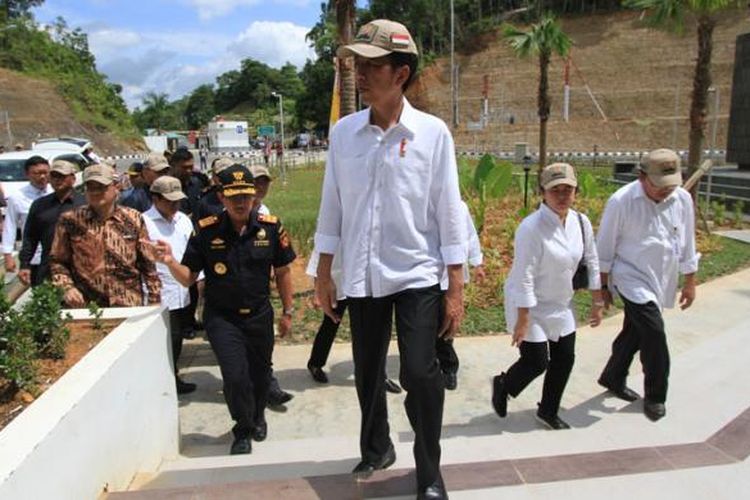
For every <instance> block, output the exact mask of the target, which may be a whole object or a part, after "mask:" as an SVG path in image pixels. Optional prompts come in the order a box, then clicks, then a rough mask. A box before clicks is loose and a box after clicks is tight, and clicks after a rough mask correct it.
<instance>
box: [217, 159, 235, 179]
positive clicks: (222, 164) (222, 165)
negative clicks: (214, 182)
mask: <svg viewBox="0 0 750 500" xmlns="http://www.w3.org/2000/svg"><path fill="white" fill-rule="evenodd" d="M232 165H234V162H233V161H232V160H230V159H229V158H217V159H215V160H214V162H213V163H212V164H211V172H212V173H213V174H214V175H219V173H221V171H223V170H226V169H227V168H229V167H231V166H232Z"/></svg>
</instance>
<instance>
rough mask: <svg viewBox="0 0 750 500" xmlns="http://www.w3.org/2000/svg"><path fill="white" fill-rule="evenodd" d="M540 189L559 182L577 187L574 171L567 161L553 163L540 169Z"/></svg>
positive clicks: (551, 186) (550, 186)
mask: <svg viewBox="0 0 750 500" xmlns="http://www.w3.org/2000/svg"><path fill="white" fill-rule="evenodd" d="M540 183H541V185H542V189H550V188H553V187H555V186H557V185H559V184H566V185H568V186H573V187H578V181H577V180H576V171H575V169H574V168H573V167H572V166H571V165H570V164H568V163H553V164H552V165H548V166H547V167H545V168H544V170H542V178H541V179H540Z"/></svg>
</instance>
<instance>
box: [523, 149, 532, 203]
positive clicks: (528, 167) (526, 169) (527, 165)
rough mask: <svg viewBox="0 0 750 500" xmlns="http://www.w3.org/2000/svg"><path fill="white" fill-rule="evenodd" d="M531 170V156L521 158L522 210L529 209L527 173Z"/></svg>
mask: <svg viewBox="0 0 750 500" xmlns="http://www.w3.org/2000/svg"><path fill="white" fill-rule="evenodd" d="M530 170H531V156H530V155H525V156H524V157H523V208H524V209H526V210H528V208H529V171H530Z"/></svg>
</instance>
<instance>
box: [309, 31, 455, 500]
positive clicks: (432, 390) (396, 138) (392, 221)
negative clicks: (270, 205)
mask: <svg viewBox="0 0 750 500" xmlns="http://www.w3.org/2000/svg"><path fill="white" fill-rule="evenodd" d="M338 55H339V57H347V56H354V62H355V68H356V82H357V88H358V90H359V92H360V95H361V96H362V99H363V100H364V101H365V102H366V103H367V104H368V105H369V106H370V107H369V108H367V109H365V110H363V111H360V112H358V113H354V114H352V115H348V116H346V117H344V118H342V119H341V120H340V121H339V122H338V123H337V124H336V125H335V126H334V128H333V129H332V131H331V136H330V137H331V143H330V148H329V150H328V160H327V164H326V173H325V178H324V181H323V196H322V200H321V207H320V213H319V215H318V228H317V232H316V234H315V248H316V249H317V250H318V251H319V252H320V262H319V264H318V272H317V274H318V280H317V282H316V293H317V295H318V300H319V302H320V304H321V307H323V310H324V311H325V313H326V314H328V315H329V317H331V318H332V319H333V320H334V321H339V320H340V318H339V317H338V316H337V315H336V314H335V312H334V309H335V308H336V305H337V301H336V299H337V296H338V292H337V290H336V286H335V285H334V282H333V279H332V277H331V263H332V261H333V254H334V253H336V251H337V248H339V244H340V245H341V246H340V252H341V258H342V259H341V260H342V268H343V276H344V280H343V281H344V282H343V288H344V289H343V293H344V295H346V297H347V301H348V303H349V316H350V320H351V329H352V352H353V358H354V371H355V380H356V386H357V396H358V398H359V405H360V410H361V412H362V423H361V428H360V452H361V455H362V461H361V462H360V463H359V464H358V465H357V466H356V467H355V468H354V470H353V472H354V473H355V474H369V473H371V472H372V471H374V470H376V469H384V468H386V467H388V466H390V465H391V464H393V462H394V461H395V459H396V455H395V451H394V448H393V443H392V442H391V439H390V437H389V427H388V411H387V408H386V395H385V385H384V378H383V376H382V374H383V369H384V366H385V358H386V352H387V349H388V343H389V341H390V334H391V318H392V317H393V313H394V311H395V316H396V333H397V336H398V340H399V351H400V358H401V385H402V386H403V387H404V389H405V390H406V391H407V395H406V401H405V406H406V412H407V414H408V416H409V421H410V422H411V424H412V427H413V429H414V434H415V441H414V457H415V462H416V469H417V487H418V498H447V493H446V491H445V486H444V484H443V479H442V477H441V474H440V430H441V425H442V417H443V402H444V399H445V392H444V391H445V389H444V385H443V377H442V374H441V373H440V367H439V364H438V361H437V359H436V355H435V339H436V337H437V336H438V335H445V336H447V337H448V338H450V337H452V336H453V335H454V334H455V333H456V331H457V330H458V328H459V326H460V324H461V320H462V319H463V314H464V309H463V286H464V284H463V272H462V267H463V263H464V262H465V261H466V241H467V236H466V229H465V220H464V213H463V211H462V208H461V198H460V194H459V189H458V172H457V168H456V159H455V150H454V146H453V139H452V137H451V134H450V132H449V130H448V127H447V126H446V125H445V124H444V123H443V122H442V121H441V120H439V119H438V118H436V117H434V116H431V115H428V114H426V113H422V112H421V111H418V110H416V109H414V108H413V107H412V106H411V104H409V102H408V101H407V100H406V99H405V98H404V95H403V93H404V91H405V89H406V87H408V85H409V83H410V82H411V80H412V78H413V76H414V74H415V71H416V68H417V62H418V52H417V47H416V45H415V43H414V40H413V39H412V37H411V35H410V34H409V32H408V30H407V29H406V28H405V27H404V26H403V25H401V24H399V23H395V22H392V21H387V20H376V21H372V22H370V23H368V24H366V25H365V26H363V27H362V28H361V29H360V30H359V32H358V33H357V36H356V38H355V41H354V43H353V44H352V45H347V46H345V47H340V48H339V51H338ZM446 267H448V279H449V285H448V290H447V291H446V292H443V291H441V289H440V277H441V275H442V273H443V271H444V269H445V268H446Z"/></svg>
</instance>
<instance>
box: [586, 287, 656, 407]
mask: <svg viewBox="0 0 750 500" xmlns="http://www.w3.org/2000/svg"><path fill="white" fill-rule="evenodd" d="M620 296H621V297H622V295H620ZM622 301H623V303H624V304H625V319H624V320H623V324H622V331H621V332H620V334H619V335H618V336H617V338H615V340H614V342H613V343H612V356H610V358H609V361H607V365H606V366H605V367H604V371H603V372H602V375H601V377H600V380H601V381H602V382H604V383H605V384H606V385H608V386H610V387H616V388H619V387H624V386H625V379H626V378H627V376H628V370H629V368H630V364H631V363H632V362H633V357H634V356H635V353H636V352H638V351H640V352H641V364H642V365H643V379H644V380H643V386H644V393H645V397H646V399H647V400H648V401H650V402H653V403H664V402H665V401H666V400H667V385H668V379H669V348H668V346H667V335H666V332H665V331H664V318H663V317H662V315H661V309H659V306H657V305H656V303H654V302H647V303H646V304H636V303H635V302H631V301H629V300H628V299H626V298H625V297H622Z"/></svg>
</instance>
